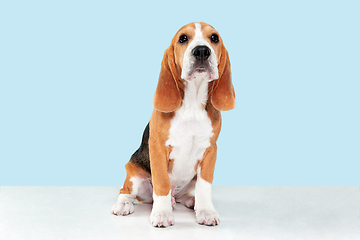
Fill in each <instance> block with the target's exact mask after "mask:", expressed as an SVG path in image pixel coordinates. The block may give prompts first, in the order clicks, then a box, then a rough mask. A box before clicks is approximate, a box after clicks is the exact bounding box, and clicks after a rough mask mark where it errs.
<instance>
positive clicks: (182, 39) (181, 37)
mask: <svg viewBox="0 0 360 240" xmlns="http://www.w3.org/2000/svg"><path fill="white" fill-rule="evenodd" d="M187 41H188V37H187V36H186V35H185V34H183V35H181V36H180V38H179V43H184V42H187Z"/></svg>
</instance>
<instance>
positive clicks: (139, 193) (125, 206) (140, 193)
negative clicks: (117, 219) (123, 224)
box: [111, 162, 152, 216]
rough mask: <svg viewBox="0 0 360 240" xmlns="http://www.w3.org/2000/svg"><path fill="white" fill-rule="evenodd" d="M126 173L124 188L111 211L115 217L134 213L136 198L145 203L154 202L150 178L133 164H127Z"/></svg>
mask: <svg viewBox="0 0 360 240" xmlns="http://www.w3.org/2000/svg"><path fill="white" fill-rule="evenodd" d="M126 172H127V174H126V179H125V182H124V186H123V187H122V189H121V190H120V194H119V196H118V199H117V201H116V203H115V204H114V206H113V207H112V210H111V212H112V214H114V215H123V216H126V215H129V214H131V213H133V212H134V201H135V198H138V199H139V200H140V201H143V202H151V201H152V197H151V195H152V192H150V191H151V189H149V187H148V185H149V184H150V183H148V180H147V179H148V177H150V176H147V175H146V172H145V171H144V170H142V169H139V168H137V167H136V166H135V165H134V164H133V163H131V162H129V163H127V164H126Z"/></svg>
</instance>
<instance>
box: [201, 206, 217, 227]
mask: <svg viewBox="0 0 360 240" xmlns="http://www.w3.org/2000/svg"><path fill="white" fill-rule="evenodd" d="M196 222H197V223H199V224H202V225H207V226H216V225H218V224H220V218H219V214H218V213H217V212H216V211H215V209H201V210H200V209H197V210H196Z"/></svg>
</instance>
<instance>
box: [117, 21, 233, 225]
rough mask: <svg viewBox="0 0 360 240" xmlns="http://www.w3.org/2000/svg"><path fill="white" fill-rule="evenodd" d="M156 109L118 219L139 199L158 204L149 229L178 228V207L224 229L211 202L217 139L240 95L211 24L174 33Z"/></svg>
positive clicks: (130, 170)
mask: <svg viewBox="0 0 360 240" xmlns="http://www.w3.org/2000/svg"><path fill="white" fill-rule="evenodd" d="M153 106H154V111H153V113H152V116H151V119H150V122H149V124H148V125H147V126H146V128H145V131H144V134H143V137H142V142H141V145H140V147H139V149H138V150H137V151H136V152H135V153H134V154H133V155H132V156H131V159H130V161H129V162H128V163H127V164H126V172H127V175H126V179H125V182H124V185H123V187H122V189H121V190H120V194H119V196H118V200H117V202H116V203H115V204H114V206H113V208H112V213H113V214H114V215H123V216H125V215H128V214H131V213H133V212H134V205H133V202H134V200H135V199H137V200H138V201H141V202H145V203H152V202H153V208H152V212H151V215H150V222H151V224H152V225H153V226H155V227H167V226H171V225H173V224H174V217H173V213H172V207H173V206H174V205H175V203H181V204H183V205H185V206H186V207H188V208H194V209H195V212H196V221H197V222H198V223H199V224H205V225H209V226H215V225H218V224H219V223H220V219H219V214H218V213H217V212H216V210H215V208H214V205H213V203H212V197H211V189H212V187H211V184H212V181H213V173H214V166H215V161H216V151H217V147H216V140H217V138H218V136H219V133H220V128H221V114H220V111H227V110H231V109H233V108H234V107H235V91H234V87H233V84H232V81H231V70H230V61H229V55H228V52H227V50H226V49H225V47H224V44H223V41H222V39H221V37H220V35H219V33H218V32H217V31H216V30H215V29H214V28H213V27H212V26H210V25H208V24H206V23H203V22H200V23H190V24H187V25H185V26H183V27H182V28H181V29H180V30H179V31H178V32H177V33H176V34H175V36H174V38H173V39H172V41H171V44H170V47H169V48H168V49H166V51H165V54H164V57H163V60H162V63H161V70H160V76H159V81H158V85H157V88H156V92H155V96H154V99H153ZM194 189H195V196H194V195H193V194H192V191H193V190H194Z"/></svg>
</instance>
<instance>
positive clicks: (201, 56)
mask: <svg viewBox="0 0 360 240" xmlns="http://www.w3.org/2000/svg"><path fill="white" fill-rule="evenodd" d="M210 53H211V50H210V48H208V47H207V46H196V47H194V49H193V50H192V54H193V55H194V57H195V58H196V59H197V60H201V61H204V60H206V59H208V58H209V57H210Z"/></svg>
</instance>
